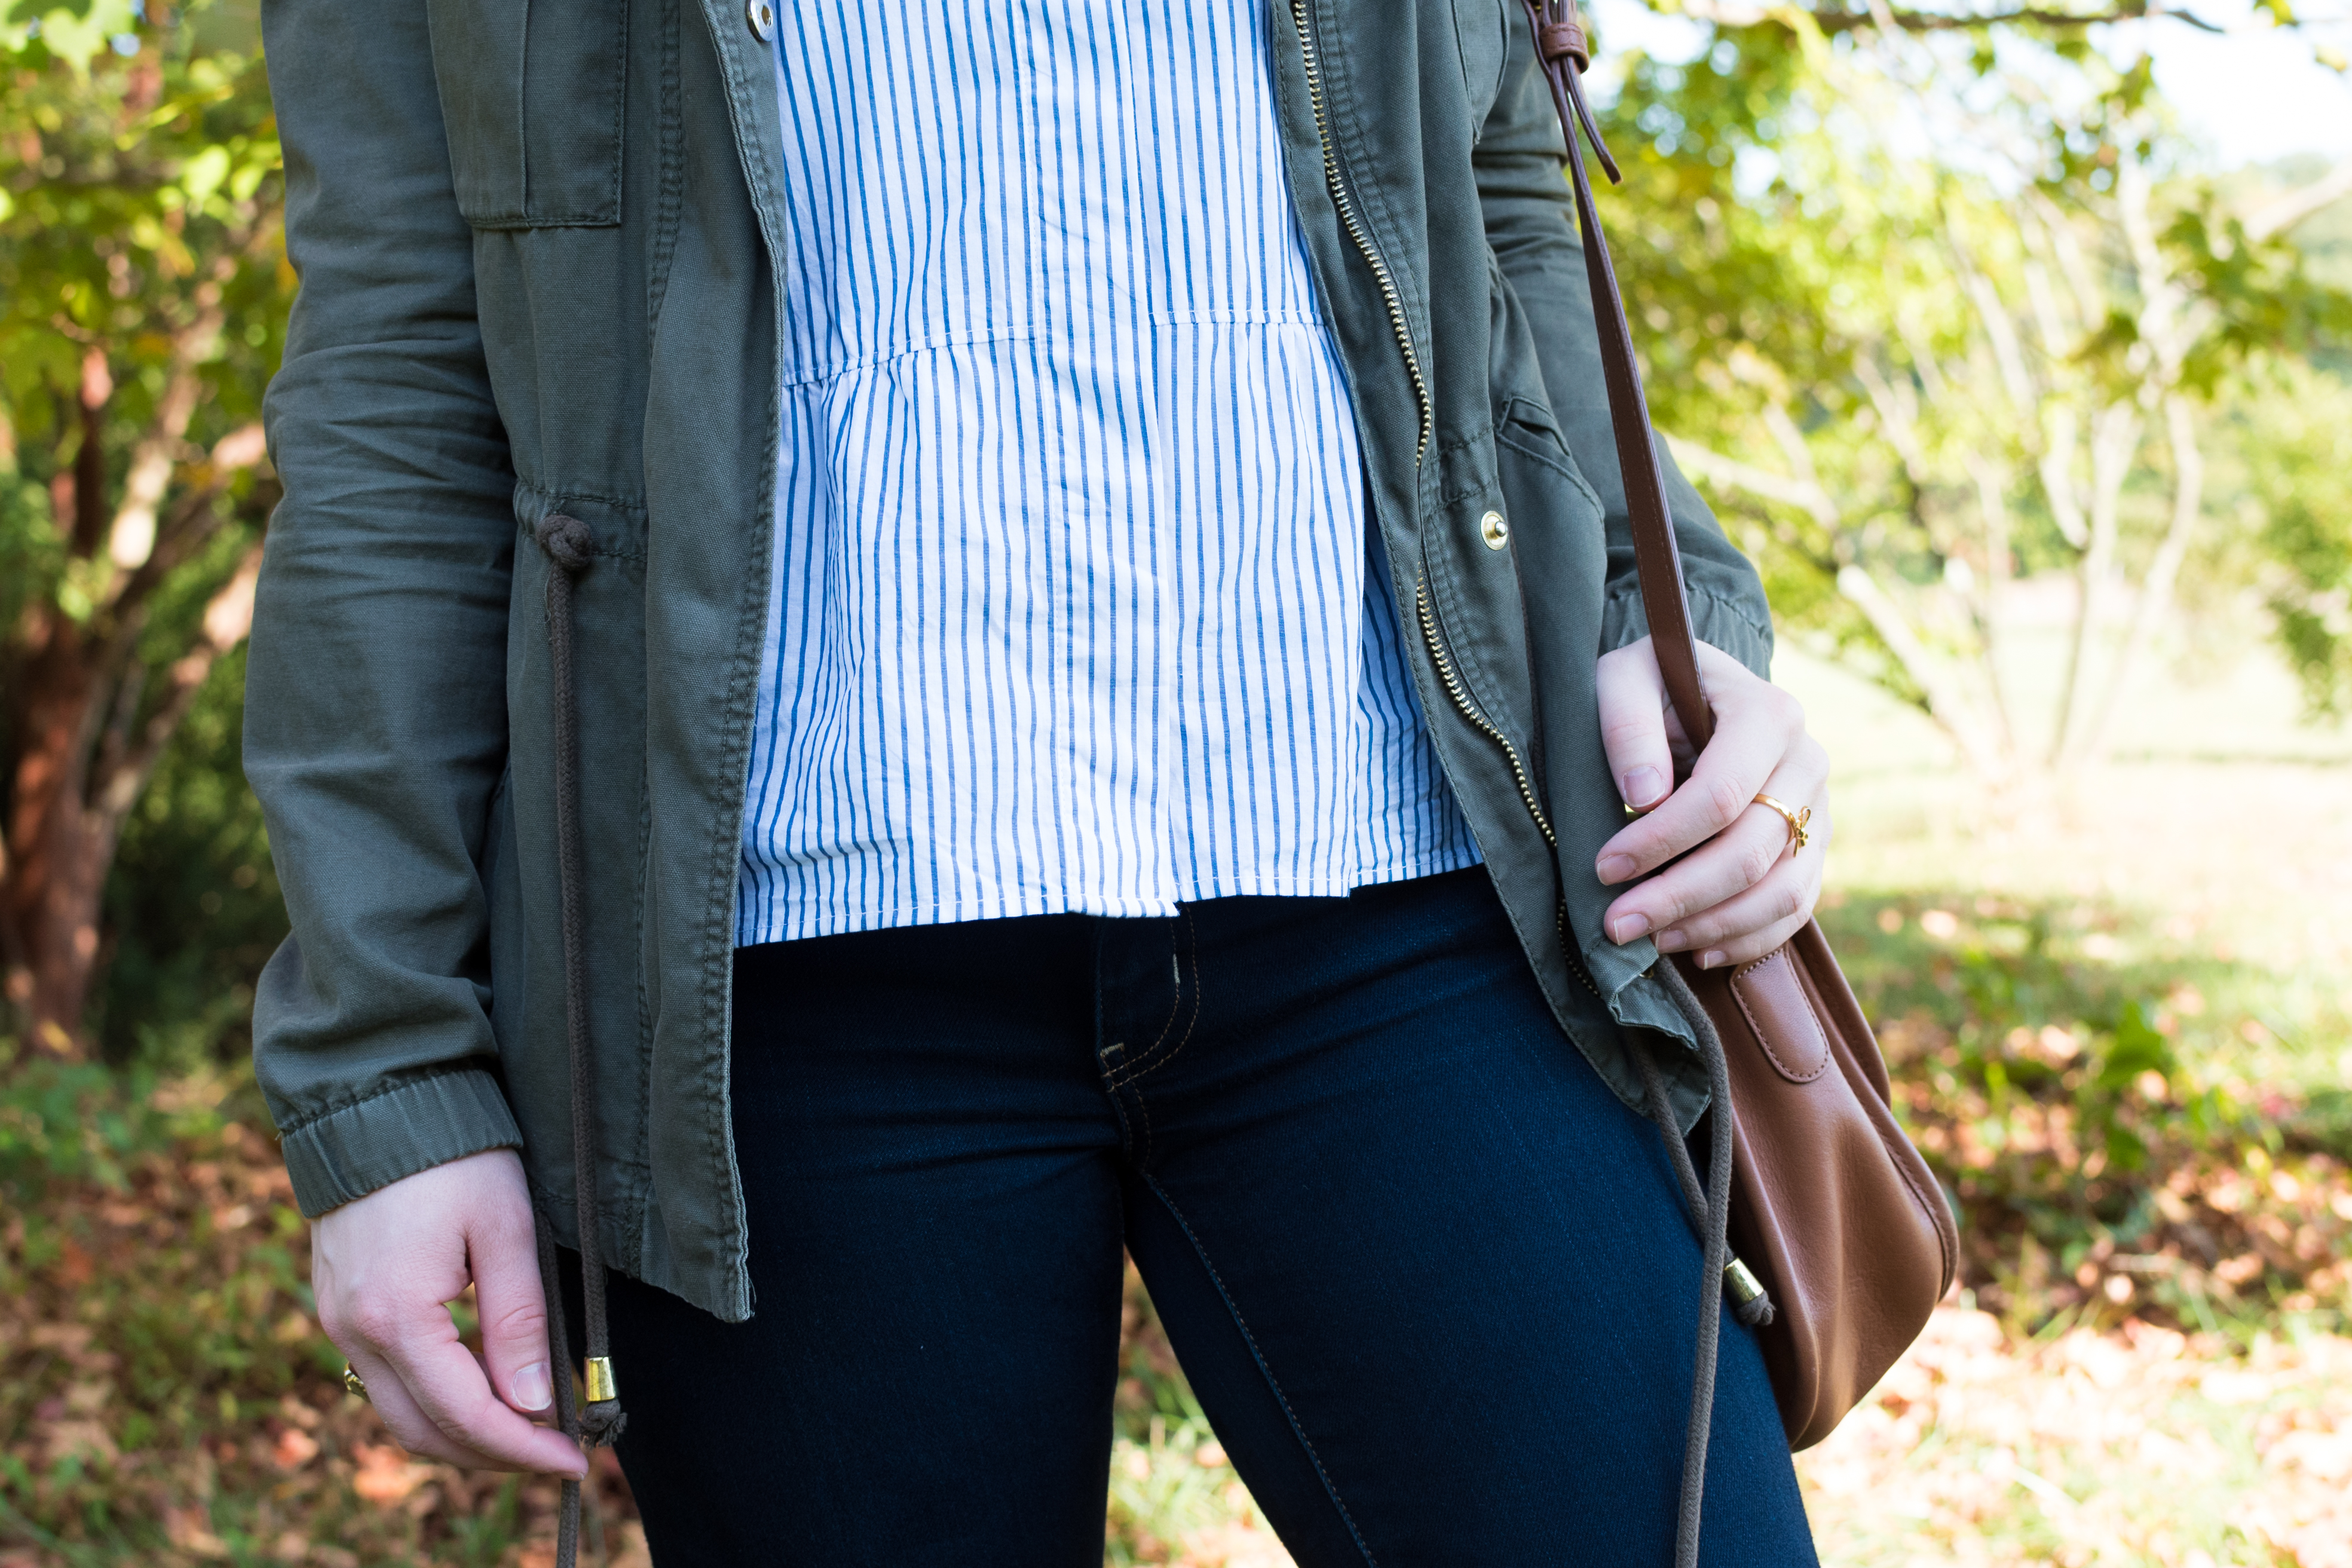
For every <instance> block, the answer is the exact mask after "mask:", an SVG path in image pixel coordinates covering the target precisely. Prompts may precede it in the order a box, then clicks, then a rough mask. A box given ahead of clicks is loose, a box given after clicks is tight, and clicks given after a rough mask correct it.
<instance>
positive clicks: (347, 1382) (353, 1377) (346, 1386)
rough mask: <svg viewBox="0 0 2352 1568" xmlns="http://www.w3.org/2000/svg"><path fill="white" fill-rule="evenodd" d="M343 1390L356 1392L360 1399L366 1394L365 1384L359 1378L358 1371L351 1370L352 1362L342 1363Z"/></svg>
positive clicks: (351, 1392) (348, 1392)
mask: <svg viewBox="0 0 2352 1568" xmlns="http://www.w3.org/2000/svg"><path fill="white" fill-rule="evenodd" d="M343 1390H344V1392H345V1393H347V1394H358V1395H359V1396H360V1397H361V1398H362V1399H365V1398H366V1397H367V1396H368V1395H367V1384H365V1383H364V1382H362V1380H361V1377H360V1374H359V1373H356V1372H353V1371H352V1363H349V1362H345V1363H343Z"/></svg>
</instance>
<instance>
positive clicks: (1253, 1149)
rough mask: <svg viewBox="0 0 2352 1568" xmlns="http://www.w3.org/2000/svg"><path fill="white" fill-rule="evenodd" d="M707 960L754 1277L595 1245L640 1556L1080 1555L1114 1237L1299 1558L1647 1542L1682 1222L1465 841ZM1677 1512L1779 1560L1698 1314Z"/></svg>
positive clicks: (1719, 1553) (1671, 1370) (1676, 1306)
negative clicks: (1220, 884)
mask: <svg viewBox="0 0 2352 1568" xmlns="http://www.w3.org/2000/svg"><path fill="white" fill-rule="evenodd" d="M736 964H737V976H736V992H735V994H736V1004H735V1007H736V1011H735V1047H734V1090H733V1092H734V1117H735V1131H736V1139H737V1149H738V1152H739V1155H740V1161H741V1166H742V1179H743V1190H744V1196H745V1198H746V1201H747V1202H748V1203H749V1205H750V1206H751V1247H752V1250H751V1270H752V1274H753V1277H754V1279H755V1281H756V1286H757V1290H758V1295H757V1299H756V1313H755V1315H754V1316H753V1317H752V1319H751V1321H748V1322H745V1323H740V1324H735V1325H728V1324H723V1323H721V1322H719V1321H718V1320H717V1319H716V1318H713V1317H710V1316H709V1315H707V1314H705V1313H703V1312H701V1311H699V1310H696V1309H694V1308H692V1307H689V1306H688V1305H687V1304H685V1303H684V1302H683V1301H681V1300H677V1298H675V1297H673V1296H670V1295H668V1294H667V1293H666V1292H663V1291H660V1290H657V1289H652V1288H649V1287H646V1286H644V1285H640V1284H637V1283H635V1281H632V1280H628V1279H623V1278H621V1277H619V1276H617V1275H616V1276H614V1278H613V1280H612V1300H611V1306H612V1321H613V1347H614V1363H615V1367H616V1370H617V1372H618V1374H619V1376H620V1379H621V1384H622V1390H623V1394H624V1395H625V1403H626V1406H627V1409H628V1412H629V1426H628V1430H627V1433H626V1435H625V1436H624V1437H623V1438H622V1440H621V1444H620V1458H621V1462H622V1465H623V1467H624V1468H625V1471H626V1472H627V1475H628V1477H629V1480H630V1483H631V1485H632V1486H633V1488H634V1489H635V1493H636V1497H637V1500H638V1503H639V1506H640V1507H641V1508H642V1509H643V1510H644V1515H645V1521H646V1535H647V1537H648V1539H649V1541H650V1542H651V1545H652V1548H653V1552H654V1557H655V1561H656V1563H659V1564H661V1565H662V1568H680V1565H684V1564H701V1563H758V1564H768V1563H792V1564H811V1565H822V1568H836V1565H847V1564H874V1565H876V1568H885V1565H887V1568H908V1565H911V1564H918V1563H942V1564H944V1563H953V1564H956V1565H957V1568H983V1565H986V1568H997V1565H1001V1568H1097V1565H1098V1564H1099V1563H1101V1561H1102V1551H1103V1533H1102V1532H1103V1500H1104V1492H1105V1487H1106V1483H1107V1475H1108V1450H1109V1445H1110V1437H1111V1402H1112V1393H1113V1388H1114V1384H1115V1380H1116V1376H1117V1370H1118V1369H1117V1367H1116V1365H1115V1362H1116V1359H1117V1358H1116V1352H1117V1345H1118V1322H1119V1279H1120V1272H1121V1269H1120V1260H1119V1247H1120V1244H1121V1243H1122V1242H1124V1243H1125V1244H1126V1246H1127V1247H1128V1248H1129V1250H1130V1251H1131V1252H1132V1253H1133V1255H1134V1258H1135V1261H1136V1265H1137V1267H1138V1268H1139V1269H1140V1270H1141V1272H1142V1274H1143V1278H1144V1279H1145V1282H1146V1283H1147V1284H1148V1285H1149V1286H1150V1290H1151V1296H1152V1300H1153V1301H1154V1302H1155V1303H1156V1305H1157V1306H1158V1308H1159V1310H1160V1316H1161V1318H1162V1320H1163V1321H1164V1322H1165V1323H1166V1325H1167V1329H1168V1332H1169V1335H1170V1337H1171V1340H1172V1341H1173V1342H1174V1344H1175V1347H1176V1351H1177V1353H1178V1355H1179V1356H1180V1357H1181V1359H1182V1361H1183V1364H1184V1370H1185V1372H1186V1373H1188V1374H1189V1375H1190V1377H1191V1379H1192V1386H1193V1388H1194V1390H1195V1391H1196V1392H1197V1393H1198V1394H1199V1396H1200V1398H1201V1402H1202V1405H1204V1406H1205V1407H1206V1409H1207V1411H1208V1414H1209V1416H1210V1419H1211V1421H1212V1422H1213V1424H1214V1425H1215V1427H1216V1432H1217V1436H1218V1437H1219V1439H1220V1440H1221V1441H1222V1442H1223V1445H1224V1447H1225V1448H1226V1450H1227V1452H1228V1453H1230V1454H1231V1455H1232V1457H1233V1461H1234V1465H1235V1466H1236V1467H1237V1468H1238V1469H1239V1470H1240V1472H1241V1475H1242V1478H1243V1479H1244V1480H1245V1481H1246V1482H1247V1483H1248V1485H1249V1488H1250V1489H1251V1491H1252V1492H1253V1493H1254V1494H1255V1497H1256V1498H1257V1500H1258V1502H1259V1504H1260V1505H1261V1506H1262V1507H1263V1508H1264V1509H1265V1512H1266V1514H1267V1516H1268V1517H1269V1518H1270V1519H1271V1520H1272V1521H1273V1522H1274V1524H1275V1525H1276V1528H1277V1529H1278V1530H1279V1531H1281V1534H1282V1538H1283V1540H1284V1541H1285V1542H1286V1543H1287V1545H1288V1546H1289V1549H1290V1551H1291V1552H1292V1553H1293V1555H1294V1556H1296V1557H1297V1561H1298V1562H1299V1563H1300V1564H1301V1568H1338V1565H1339V1564H1349V1565H1351V1568H1363V1565H1365V1564H1380V1565H1381V1568H1405V1565H1407V1564H1433V1563H1444V1564H1464V1565H1475V1568H1505V1565H1517V1564H1538V1563H1543V1564H1553V1563H1594V1564H1603V1563H1605V1564H1620V1563H1622V1564H1627V1565H1630V1568H1649V1565H1652V1564H1664V1563H1669V1562H1671V1560H1672V1556H1673V1543H1674V1533H1675V1500H1676V1494H1677V1491H1678V1489H1679V1485H1680V1478H1681V1473H1682V1458H1683V1437H1684V1423H1685V1419H1686V1417H1687V1415H1688V1410H1689V1399H1690V1381H1691V1351H1692V1339H1693V1331H1694V1328H1695V1326H1696V1325H1695V1324H1694V1321H1693V1318H1694V1315H1695V1310H1696V1296H1697V1277H1698V1270H1699V1265H1700V1255H1699V1247H1698V1243H1697V1241H1696V1238H1695V1237H1694V1236H1693V1234H1692V1231H1691V1227H1690V1226H1689V1224H1688V1222H1687V1221H1686V1220H1685V1217H1684V1215H1683V1213H1682V1211H1681V1209H1680V1207H1679V1206H1678V1201H1677V1199H1676V1197H1675V1191H1674V1178H1673V1176H1672V1174H1671V1173H1670V1171H1669V1169H1668V1166H1667V1163H1666V1160H1665V1156H1664V1151H1663V1149H1662V1148H1661V1146H1660V1144H1659V1142H1658V1140H1657V1134H1656V1132H1655V1131H1653V1130H1652V1129H1651V1128H1650V1126H1649V1125H1648V1124H1647V1123H1646V1122H1644V1121H1642V1120H1641V1119H1640V1118H1638V1117H1636V1116H1634V1115H1633V1114H1632V1113H1631V1112H1629V1111H1627V1110H1625V1109H1624V1108H1623V1107H1622V1105H1621V1104H1619V1103H1618V1101H1617V1100H1616V1099H1615V1098H1614V1097H1613V1096H1612V1095H1611V1094H1610V1093H1609V1091H1608V1090H1607V1089H1605V1088H1604V1087H1602V1085H1601V1081H1600V1079H1598V1078H1597V1077H1596V1076H1595V1075H1594V1074H1593V1073H1592V1071H1591V1068H1588V1067H1586V1065H1585V1064H1584V1061H1583V1059H1582V1058H1580V1057H1579V1056H1578V1054H1577V1052H1576V1049H1575V1047H1573V1046H1572V1045H1570V1043H1569V1041H1568V1040H1567V1039H1566V1038H1565V1037H1563V1036H1562V1035H1561V1033H1560V1031H1559V1026H1558V1025H1556V1024H1555V1023H1554V1022H1553V1020H1552V1018H1551V1016H1550V1014H1549V1010H1548V1009H1547V1008H1546V1006H1545V1005H1544V1002H1543V999H1542V997H1541V995H1540V994H1538V990H1537V988H1536V985H1535V983H1534V980H1533V978H1532V977H1531V975H1530V974H1529V973H1528V968H1527V963H1526V961H1525V960H1524V959H1523V958H1522V957H1521V955H1520V952H1519V947H1518V944H1517V942H1516V941H1515V940H1514V938H1513V936H1512V933H1511V931H1510V929H1509V927H1508V925H1507V921H1506V920H1505V917H1504V915H1503V912H1502V908H1501V905H1500V904H1499V903H1498V902H1497V901H1496V897H1495V893H1494V890H1493V888H1492V886H1491V884H1490V883H1489V881H1488V879H1487V877H1486V872H1485V871H1484V870H1483V869H1478V868H1474V869H1471V870H1467V871H1460V872H1454V873H1452V874H1450V875H1445V876H1439V877H1431V878H1427V879H1422V880H1419V881H1412V882H1402V883H1396V884H1391V885H1389V886H1384V887H1378V888H1370V889H1363V890H1361V891H1360V892H1358V893H1356V894H1355V895H1353V896H1352V897H1349V898H1346V899H1270V898H1252V899H1223V900H1214V901H1211V902H1205V903H1200V904H1193V905H1189V906H1186V907H1185V909H1184V910H1183V911H1182V913H1181V915H1180V916H1179V917H1178V918H1177V919H1174V920H1164V921H1163V920H1110V919H1100V918H1095V917H1090V916H1077V915H1055V916H1045V917H1039V918H1034V919H1025V920H1007V921H982V922H976V923H971V924H965V925H952V926H934V927H923V928H916V929H911V930H901V931H875V932H866V933H860V934H856V935H847V936H835V937H824V938H819V939H817V940H814V941H809V942H789V943H779V944H776V945H773V946H767V947H756V948H746V949H743V950H741V951H740V952H738V954H737V955H736ZM566 1273H567V1276H572V1270H571V1269H570V1268H567V1269H566ZM573 1342H574V1343H575V1344H576V1343H578V1340H577V1339H576V1338H575V1339H574V1341H573ZM1705 1520H1706V1524H1705V1533H1704V1537H1703V1542H1704V1545H1703V1550H1702V1552H1701V1559H1702V1561H1703V1562H1706V1563H1726V1564H1728V1563H1740V1564H1754V1563H1769V1564H1774V1565H1776V1568H1777V1565H1784V1564H1792V1563H1794V1564H1803V1563H1813V1562H1815V1557H1814V1552H1813V1548H1812V1543H1811V1535H1810V1533H1809V1531H1808V1530H1807V1528H1806V1523H1805V1515H1804V1509H1803V1505H1802V1503H1801V1501H1800V1500H1799V1498H1798V1493H1797V1483H1796V1478H1795V1475H1794V1472H1793V1471H1792V1469H1791V1468H1790V1459H1789V1452H1788V1448H1787V1445H1786V1443H1785V1441H1784V1440H1783V1438H1782V1436H1781V1431H1780V1420H1779V1417H1778V1415H1776V1414H1775V1412H1774V1409H1773V1405H1772V1396H1771V1391H1770V1388H1769V1385H1768V1384H1767V1382H1766V1379H1765V1373H1764V1367H1763V1363H1762V1360H1761V1359H1760V1356H1759V1352H1758V1350H1757V1347H1756V1343H1755V1341H1754V1339H1753V1337H1752V1336H1751V1334H1750V1333H1749V1331H1748V1330H1746V1329H1744V1328H1741V1327H1740V1326H1739V1325H1738V1324H1737V1323H1735V1322H1734V1321H1732V1320H1731V1318H1730V1317H1729V1315H1728V1314H1726V1316H1725V1319H1724V1334H1723V1363H1722V1372H1721V1375H1720V1380H1719V1382H1718V1383H1717V1391H1716V1405H1715V1420H1714V1431H1713V1437H1712V1452H1711V1458H1710V1461H1709V1464H1708V1467H1707V1479H1706V1515H1705Z"/></svg>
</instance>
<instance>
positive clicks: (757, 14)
mask: <svg viewBox="0 0 2352 1568" xmlns="http://www.w3.org/2000/svg"><path fill="white" fill-rule="evenodd" d="M743 15H744V17H745V18H746V19H747V20H749V21H750V22H751V31H752V32H754V33H756V34H757V35H759V38H760V41H761V43H763V44H765V43H772V42H773V41H774V39H775V37H776V8H775V7H774V6H773V5H770V4H769V3H768V0H751V4H750V5H746V6H744V7H743Z"/></svg>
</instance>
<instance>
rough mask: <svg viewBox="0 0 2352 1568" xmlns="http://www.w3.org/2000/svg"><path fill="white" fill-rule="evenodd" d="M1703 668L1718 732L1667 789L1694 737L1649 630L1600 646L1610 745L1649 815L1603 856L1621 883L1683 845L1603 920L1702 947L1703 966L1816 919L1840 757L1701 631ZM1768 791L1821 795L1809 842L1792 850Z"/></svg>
mask: <svg viewBox="0 0 2352 1568" xmlns="http://www.w3.org/2000/svg"><path fill="white" fill-rule="evenodd" d="M1698 672H1699V679H1701V680H1702V681H1704V682H1705V683H1706V696H1707V703H1708V706H1710V707H1711V708H1713V709H1714V710H1715V738H1714V739H1713V740H1712V741H1710V742H1707V747H1706V751H1704V752H1700V753H1699V754H1698V757H1697V759H1696V762H1695V763H1692V764H1691V772H1690V776H1689V778H1687V779H1686V780H1685V781H1684V782H1683V784H1681V785H1680V786H1679V787H1673V788H1672V789H1671V793H1669V789H1670V786H1671V785H1672V781H1673V779H1674V776H1675V761H1676V759H1677V758H1680V759H1683V760H1685V761H1688V760H1689V757H1690V743H1689V741H1688V739H1687V738H1686V737H1685V735H1684V733H1683V728H1682V724H1681V721H1679V720H1677V719H1676V718H1675V712H1674V708H1673V705H1672V704H1671V703H1669V702H1668V701H1667V700H1666V689H1665V683H1664V680H1662V679H1660V677H1659V675H1658V660H1657V656H1656V654H1655V652H1654V650H1653V649H1652V647H1651V645H1650V639H1649V638H1648V637H1643V639H1642V640H1641V641H1640V642H1637V643H1631V644H1628V645H1627V646H1626V647H1622V648H1619V649H1618V650H1617V651H1616V652H1614V653H1611V654H1606V655H1604V656H1602V658H1601V664H1600V668H1599V669H1598V671H1597V672H1596V675H1595V680H1596V684H1597V686H1598V689H1599V696H1600V700H1601V744H1602V746H1603V747H1604V748H1605V749H1606V750H1607V752H1608V753H1609V772H1610V774H1611V776H1612V777H1613V778H1615V779H1616V780H1617V787H1618V790H1619V792H1620V794H1622V796H1623V797H1624V800H1625V803H1626V804H1627V805H1631V806H1633V808H1635V809H1636V810H1638V811H1640V812H1641V813H1642V816H1641V817H1640V819H1639V820H1637V821H1634V822H1632V823H1629V824H1628V825H1627V826H1626V827H1625V829H1624V830H1623V831H1622V832H1621V833H1619V834H1618V835H1617V836H1616V837H1613V838H1612V839H1610V841H1609V842H1608V843H1606V844H1604V845H1602V846H1601V854H1600V856H1599V857H1598V858H1597V859H1596V860H1595V862H1594V866H1593V869H1594V870H1595V871H1596V872H1597V873H1598V874H1599V875H1600V878H1601V881H1602V883H1604V884H1605V885H1608V886H1612V887H1613V886H1615V885H1616V884H1618V883H1621V882H1631V881H1633V880H1634V879H1636V878H1640V877H1644V876H1647V875H1648V873H1650V872H1652V871H1655V870H1657V868H1659V867H1661V866H1664V865H1666V863H1667V862H1668V861H1670V860H1674V859H1675V857H1676V856H1678V855H1681V856H1683V857H1684V858H1682V859H1681V860H1679V861H1676V862H1675V864H1674V865H1673V866H1671V867H1669V868H1667V869H1666V870H1664V871H1663V872H1660V873H1659V874H1658V875H1656V876H1654V877H1650V878H1649V879H1648V880H1646V881H1642V882H1639V883H1637V884H1636V885H1635V886H1634V887H1633V888H1632V889H1629V890H1627V891H1626V892H1625V893H1624V894H1623V895H1622V896H1621V897H1620V898H1619V899H1618V900H1617V901H1616V902H1614V903H1612V904H1611V905H1610V906H1609V912H1608V914H1607V915H1606V916H1605V917H1603V926H1604V929H1605V930H1606V931H1608V933H1609V939H1610V940H1611V941H1612V942H1633V941H1636V940H1638V939H1639V938H1642V937H1644V936H1654V940H1655V941H1656V942H1657V944H1658V950H1659V951H1660V952H1696V953H1697V954H1698V955H1699V956H1698V963H1699V967H1700V968H1702V969H1714V968H1717V967H1718V966H1720V965H1723V964H1727V963H1748V961H1749V960H1751V959H1758V958H1761V957H1763V956H1764V955H1765V954H1767V953H1769V952H1772V951H1773V950H1774V949H1775V948H1777V947H1779V946H1780V944H1781V943H1782V942H1787V941H1788V940H1789V939H1790V937H1791V936H1794V935H1795V934H1796V933H1797V931H1798V930H1799V929H1800V928H1801V927H1802V926H1803V925H1804V923H1805V921H1808V920H1810V919H1811V918H1812V913H1813V905H1814V903H1815V902H1816V901H1817V900H1819V899H1820V897H1821V891H1822V851H1823V849H1824V848H1825V847H1827V845H1828V842H1829V836H1830V822H1829V789H1828V786H1829V767H1830V760H1829V753H1828V752H1824V751H1823V750H1822V745H1821V742H1818V741H1816V740H1814V739H1813V738H1812V737H1811V735H1808V734H1807V733H1805V710H1804V708H1803V706H1802V705H1801V703H1799V702H1798V700H1796V699H1795V698H1793V697H1791V696H1790V695H1789V694H1788V693H1787V692H1785V691H1783V690H1781V689H1780V688H1779V687H1777V686H1775V685H1773V684H1772V683H1771V682H1770V681H1769V680H1763V679H1759V678H1758V677H1756V676H1755V675H1753V674H1751V673H1750V672H1749V671H1748V667H1747V666H1745V665H1743V664H1741V663H1740V662H1739V661H1738V659H1735V658H1732V657H1731V656H1730V655H1729V654H1727V653H1725V652H1723V651H1722V650H1721V649H1719V648H1713V647H1708V646H1707V645H1706V644H1705V643H1701V644H1699V645H1698ZM1758 795H1770V796H1772V797H1773V798H1774V799H1775V800H1780V801H1784V802H1786V803H1787V804H1788V805H1789V806H1790V809H1791V810H1797V811H1801V810H1804V809H1805V808H1807V807H1811V810H1812V817H1811V821H1810V822H1809V823H1808V824H1807V833H1808V836H1809V842H1808V844H1807V846H1806V847H1804V848H1802V849H1798V850H1794V851H1793V852H1792V849H1791V846H1792V844H1793V842H1794V839H1795V837H1796V836H1795V834H1793V833H1792V832H1791V831H1790V826H1789V821H1788V819H1787V818H1786V817H1784V816H1781V815H1780V813H1779V812H1777V811H1774V810H1773V809H1772V808H1771V807H1770V806H1768V805H1757V804H1756V797H1757V796H1758ZM1685 851H1689V853H1687V854H1685Z"/></svg>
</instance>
